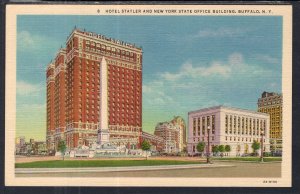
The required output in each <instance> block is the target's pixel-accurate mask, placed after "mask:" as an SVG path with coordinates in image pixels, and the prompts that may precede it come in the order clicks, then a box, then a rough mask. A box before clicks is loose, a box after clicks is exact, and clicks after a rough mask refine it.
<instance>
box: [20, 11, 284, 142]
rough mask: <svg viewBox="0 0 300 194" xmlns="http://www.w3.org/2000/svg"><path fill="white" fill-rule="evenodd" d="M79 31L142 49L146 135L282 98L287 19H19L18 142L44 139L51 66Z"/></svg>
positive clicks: (207, 17)
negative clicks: (202, 114)
mask: <svg viewBox="0 0 300 194" xmlns="http://www.w3.org/2000/svg"><path fill="white" fill-rule="evenodd" d="M74 26H76V27H77V28H80V29H85V30H86V31H91V32H95V33H99V34H103V35H105V36H107V37H112V38H115V39H120V40H123V41H126V42H130V43H135V44H136V45H138V46H141V47H142V48H143V112H142V119H143V123H142V124H143V130H144V131H147V132H150V133H152V132H153V131H154V129H155V126H156V124H157V123H158V122H162V121H169V120H171V119H172V118H173V117H174V116H175V115H176V116H182V117H183V118H184V119H185V120H186V121H187V114H188V112H189V111H193V110H198V109H201V108H205V107H210V106H215V105H225V106H232V107H237V108H243V109H249V110H257V99H258V98H259V97H260V96H261V93H262V92H263V91H272V92H279V93H281V72H282V71H281V70H282V69H281V68H282V17H279V16H274V17H273V16H272V17H270V16H267V17H264V16H249V17H248V16H121V17H120V16H53V15H51V16H50V15H49V16H46V15H43V16H41V15H38V16H37V15H34V16H28V15H26V16H24V15H23V16H18V18H17V121H16V135H17V137H18V136H25V137H26V139H27V140H29V138H34V139H36V140H45V136H46V76H45V70H46V67H47V64H49V62H50V61H51V60H52V59H53V58H54V57H55V55H56V52H57V51H58V49H59V48H60V47H61V46H63V47H64V45H65V42H66V39H67V37H68V35H69V34H70V33H71V32H72V30H73V29H74Z"/></svg>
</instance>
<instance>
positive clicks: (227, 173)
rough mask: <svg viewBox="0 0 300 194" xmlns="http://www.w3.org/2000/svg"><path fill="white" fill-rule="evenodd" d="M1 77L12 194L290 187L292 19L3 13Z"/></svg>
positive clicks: (180, 11) (277, 13)
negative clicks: (62, 189)
mask: <svg viewBox="0 0 300 194" xmlns="http://www.w3.org/2000/svg"><path fill="white" fill-rule="evenodd" d="M5 67H6V68H5V69H6V91H5V94H6V102H5V105H6V106H5V108H6V109H5V111H6V112H5V113H6V114H5V145H6V146H5V185H7V186H170V187H172V186H176V187H195V186H196V187H207V186H222V187H244V186H246V187H290V186H291V169H292V166H291V149H292V147H291V145H292V142H291V141H292V138H291V135H292V125H291V123H292V111H291V107H292V6H291V5H7V7H6V66H5Z"/></svg>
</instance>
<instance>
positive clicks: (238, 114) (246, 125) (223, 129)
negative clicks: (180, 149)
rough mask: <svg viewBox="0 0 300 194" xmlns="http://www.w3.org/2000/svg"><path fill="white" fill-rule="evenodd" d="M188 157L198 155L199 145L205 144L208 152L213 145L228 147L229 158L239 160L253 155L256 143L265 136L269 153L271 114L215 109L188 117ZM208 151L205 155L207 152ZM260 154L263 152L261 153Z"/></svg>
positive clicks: (223, 107)
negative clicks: (239, 157) (254, 143)
mask: <svg viewBox="0 0 300 194" xmlns="http://www.w3.org/2000/svg"><path fill="white" fill-rule="evenodd" d="M188 118H189V131H188V153H189V154H190V155H194V154H195V153H198V152H197V148H196V147H197V144H198V143H199V142H204V143H205V144H206V146H207V145H208V141H207V140H208V131H207V129H208V126H209V128H210V131H209V138H210V139H209V142H210V147H209V148H208V149H209V152H210V153H211V151H212V147H213V146H214V145H224V146H225V145H229V146H230V147H231V151H230V153H228V154H229V155H230V156H240V155H243V154H249V153H252V152H253V151H252V147H251V146H252V144H253V142H254V141H258V142H261V139H262V135H261V133H262V132H263V134H264V135H263V144H264V146H263V147H264V148H263V149H264V151H265V152H269V150H270V149H269V148H270V143H269V120H270V117H269V115H268V114H265V113H260V112H255V111H250V110H244V109H239V108H231V107H225V106H215V107H210V108H204V109H200V110H196V111H191V112H189V113H188ZM208 149H207V147H206V149H205V151H204V152H205V153H206V152H207V151H208ZM259 153H260V152H259Z"/></svg>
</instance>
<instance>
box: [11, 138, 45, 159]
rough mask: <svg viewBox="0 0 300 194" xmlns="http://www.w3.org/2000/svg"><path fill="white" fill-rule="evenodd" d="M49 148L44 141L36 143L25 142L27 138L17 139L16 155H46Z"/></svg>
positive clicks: (33, 141)
mask: <svg viewBox="0 0 300 194" xmlns="http://www.w3.org/2000/svg"><path fill="white" fill-rule="evenodd" d="M47 151H48V150H47V146H46V142H44V141H35V140H34V139H30V140H29V142H25V137H18V138H16V153H15V154H17V155H28V154H30V155H46V154H47Z"/></svg>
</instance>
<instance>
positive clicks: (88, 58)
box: [47, 29, 142, 148]
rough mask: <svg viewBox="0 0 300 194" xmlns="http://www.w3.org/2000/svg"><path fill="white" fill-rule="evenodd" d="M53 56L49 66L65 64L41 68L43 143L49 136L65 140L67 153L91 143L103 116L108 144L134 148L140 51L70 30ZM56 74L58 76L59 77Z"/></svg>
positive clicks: (138, 134) (138, 136)
mask: <svg viewBox="0 0 300 194" xmlns="http://www.w3.org/2000/svg"><path fill="white" fill-rule="evenodd" d="M63 51H65V55H63V54H64V52H63ZM59 53H61V54H59V55H58V57H56V59H55V62H56V61H60V60H61V61H60V62H59V64H65V69H63V70H61V69H59V70H57V68H58V67H59V66H58V65H54V64H52V63H51V64H50V65H49V66H48V68H47V80H48V79H49V81H47V83H48V84H47V134H48V136H47V142H51V138H53V135H51V134H53V133H54V137H55V138H54V139H55V140H53V141H55V142H56V143H57V142H58V141H59V140H60V139H65V140H66V143H67V146H68V147H69V148H74V147H78V146H81V145H91V144H92V143H94V142H96V141H97V131H98V129H99V128H100V126H99V122H100V116H101V115H104V112H106V113H105V115H106V118H107V123H108V128H109V133H110V135H109V136H110V142H111V143H112V144H117V145H126V146H130V147H132V148H135V147H138V146H139V144H140V140H141V132H142V117H141V115H142V114H141V112H142V49H141V48H139V47H137V46H135V45H134V44H130V43H126V42H123V41H121V40H115V39H112V38H108V37H105V36H103V35H100V34H95V33H92V32H86V31H81V30H79V29H74V30H73V32H72V33H71V34H70V36H69V37H68V39H67V42H66V49H65V50H64V49H62V51H61V52H59ZM62 56H65V57H62ZM63 61H64V62H63ZM55 64H56V63H55ZM101 65H105V66H106V69H107V70H106V74H107V75H106V77H107V80H106V81H107V84H106V86H107V93H106V95H107V107H106V108H104V107H101V102H100V101H101V96H102V95H104V93H103V91H104V90H103V88H101V86H100V85H102V84H101V83H100V82H101V76H103V75H105V74H103V72H101V71H100V67H101ZM60 70H61V71H63V72H64V73H60V74H59V73H58V72H60ZM52 72H53V73H52ZM63 77H64V78H63ZM50 80H51V81H50ZM56 80H58V81H57V82H56ZM52 81H53V82H54V83H55V84H53V83H52ZM102 81H103V80H102ZM53 91H54V92H53ZM100 92H102V93H101V94H100ZM52 93H53V94H52ZM100 95H101V96H100ZM53 96H54V100H52V98H53ZM53 106H54V110H53ZM55 107H56V108H55ZM51 111H52V112H54V113H53V116H52V114H51V113H52V112H51ZM48 112H49V114H48ZM52 122H55V123H54V124H53V123H52ZM102 122H104V121H102ZM49 145H50V144H49Z"/></svg>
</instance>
